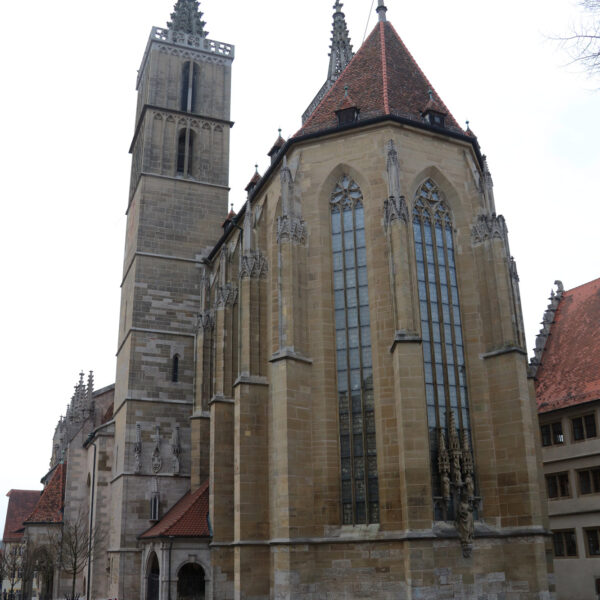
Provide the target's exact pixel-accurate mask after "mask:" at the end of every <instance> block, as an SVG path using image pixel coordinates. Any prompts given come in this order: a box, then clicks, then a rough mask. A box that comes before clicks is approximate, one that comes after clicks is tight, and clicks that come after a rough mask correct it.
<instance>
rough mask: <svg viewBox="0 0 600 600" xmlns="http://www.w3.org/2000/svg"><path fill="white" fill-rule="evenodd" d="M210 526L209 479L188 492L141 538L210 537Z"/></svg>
mask: <svg viewBox="0 0 600 600" xmlns="http://www.w3.org/2000/svg"><path fill="white" fill-rule="evenodd" d="M210 535H211V533H210V530H209V528H208V480H207V481H206V482H205V483H204V484H203V485H201V486H200V487H199V488H198V489H197V490H196V491H195V492H188V493H187V494H186V495H185V496H184V497H183V498H181V500H179V502H177V504H175V506H173V508H172V509H171V510H170V511H169V512H168V513H167V514H166V515H165V516H164V517H163V518H162V519H161V520H160V521H159V522H158V523H156V525H154V526H152V527H151V528H150V529H148V531H146V532H145V533H143V534H142V535H141V536H140V538H141V539H148V538H155V537H167V536H173V537H210Z"/></svg>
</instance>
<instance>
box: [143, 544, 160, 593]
mask: <svg viewBox="0 0 600 600" xmlns="http://www.w3.org/2000/svg"><path fill="white" fill-rule="evenodd" d="M159 581H160V567H159V566H158V558H157V557H156V554H154V553H153V554H152V558H151V559H150V560H149V561H148V587H147V589H146V600H158V593H159Z"/></svg>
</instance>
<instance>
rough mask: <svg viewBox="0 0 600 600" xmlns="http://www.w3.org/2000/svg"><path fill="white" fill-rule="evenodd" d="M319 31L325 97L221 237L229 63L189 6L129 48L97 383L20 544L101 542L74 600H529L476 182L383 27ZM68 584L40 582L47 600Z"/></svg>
mask: <svg viewBox="0 0 600 600" xmlns="http://www.w3.org/2000/svg"><path fill="white" fill-rule="evenodd" d="M342 7H343V5H342V3H341V2H340V0H336V2H335V5H334V14H333V27H332V36H331V45H330V52H329V68H328V71H327V76H326V79H325V82H324V83H323V85H322V87H321V88H320V89H319V90H318V91H317V93H316V96H314V100H313V101H312V102H311V103H310V105H309V107H308V108H307V109H306V111H305V113H304V115H303V116H302V125H301V126H300V128H299V130H298V131H297V133H296V134H295V135H293V136H292V137H291V138H289V139H287V140H286V139H284V138H283V137H282V136H281V133H280V134H279V135H278V136H277V139H276V140H275V143H274V145H273V146H272V148H271V149H270V150H269V152H268V155H269V157H270V164H269V166H268V168H267V169H266V171H265V172H264V173H263V174H259V173H258V169H257V170H256V172H255V173H254V175H253V177H252V179H251V180H250V182H249V184H248V186H247V187H246V192H247V194H248V195H247V201H246V203H245V205H244V206H243V207H242V208H241V209H240V210H239V211H238V212H237V213H236V212H235V211H233V209H231V210H229V197H228V192H229V183H228V176H229V170H228V169H229V144H230V130H231V127H232V126H233V123H232V121H231V120H230V100H231V77H232V72H231V67H232V62H233V60H234V56H235V49H234V47H233V46H232V45H230V44H227V43H223V42H217V41H214V40H209V39H206V35H207V34H206V32H205V30H204V25H205V23H204V21H203V20H202V13H201V12H199V3H198V0H177V2H176V4H175V8H174V11H173V13H172V14H171V21H170V22H169V23H168V24H167V26H166V27H164V28H163V27H154V28H153V29H152V31H151V34H150V37H149V40H148V45H147V48H146V51H145V53H144V55H143V58H142V63H141V66H140V69H139V71H138V75H137V89H138V94H139V95H138V110H137V112H136V117H135V126H134V128H133V131H134V135H133V140H132V143H131V147H130V148H131V153H132V170H131V186H130V194H129V201H128V206H127V219H128V224H127V228H126V231H127V233H126V240H125V260H124V270H123V280H122V286H121V290H122V292H121V293H122V298H121V307H122V308H121V313H120V315H121V322H120V326H119V339H118V345H117V381H116V384H115V386H114V388H112V389H110V390H105V392H104V393H103V394H100V392H95V391H94V390H93V385H92V383H93V379H92V378H88V384H87V385H86V384H85V383H84V377H83V375H82V376H81V378H80V381H79V383H78V384H77V386H76V391H75V395H74V397H73V399H72V401H71V403H70V404H69V407H68V409H67V413H66V415H65V417H64V418H63V419H61V421H60V423H59V426H58V427H57V429H56V432H55V436H54V440H53V452H52V461H51V466H52V471H51V473H50V474H49V476H48V477H47V478H46V479H45V481H46V490H45V492H44V494H43V495H42V498H41V499H40V502H39V503H38V506H37V507H36V509H35V510H34V511H32V514H31V515H30V517H29V520H28V521H27V524H26V531H27V532H30V533H31V534H32V535H33V534H34V533H36V532H37V534H39V536H41V535H42V533H41V528H42V527H55V528H59V527H61V522H62V527H63V531H64V530H65V529H66V526H67V524H69V523H72V522H74V521H76V520H77V518H78V515H81V514H83V515H85V518H86V519H89V523H90V527H91V529H92V530H94V529H95V528H96V527H98V528H100V529H102V530H103V531H105V532H107V534H108V535H107V537H106V539H105V540H104V541H103V545H99V546H98V547H97V548H96V547H95V548H94V552H93V555H92V560H91V561H90V562H89V563H88V565H87V567H88V568H87V571H85V572H82V573H80V574H78V575H77V577H76V582H75V583H76V586H77V591H78V592H81V591H82V590H85V591H86V592H88V594H87V595H88V596H90V597H93V598H118V599H119V600H141V599H145V600H169V599H172V600H201V599H202V600H204V599H209V600H233V598H238V599H239V600H244V599H252V600H267V599H269V598H293V599H294V600H309V599H314V598H357V597H368V598H370V599H372V600H386V599H389V598H399V599H402V598H428V599H437V598H440V599H441V598H449V597H453V598H475V597H477V598H479V599H482V600H493V599H497V598H500V597H506V598H509V597H511V598H512V597H514V598H516V597H518V598H520V600H541V599H545V598H550V597H551V594H552V592H553V584H552V582H551V580H550V579H549V577H548V561H547V559H546V545H547V531H548V519H547V515H546V513H545V505H544V504H543V503H542V489H541V485H542V481H543V478H542V476H541V463H540V461H539V460H537V457H538V453H539V447H538V445H536V439H537V438H536V432H537V429H538V423H537V418H536V414H535V411H534V410H533V403H534V399H533V394H532V388H531V386H528V382H527V374H528V371H527V352H526V348H525V338H524V327H523V320H522V313H521V307H520V296H519V283H518V276H517V269H516V265H515V261H514V259H513V257H512V256H511V254H510V249H509V244H508V232H507V226H506V223H505V221H504V218H503V217H502V216H501V215H498V214H497V212H496V202H495V198H494V189H493V182H492V177H491V174H490V171H489V168H488V164H487V162H486V159H485V157H484V156H483V155H482V153H481V151H480V146H479V141H478V139H477V137H476V136H475V135H474V134H473V132H472V131H470V129H468V128H467V130H466V131H465V130H463V129H462V128H461V127H460V126H459V124H458V122H457V121H456V119H455V118H454V116H453V115H452V113H451V111H450V110H449V108H448V107H447V106H446V105H445V103H444V102H443V100H442V99H441V97H440V95H439V94H438V92H437V91H436V90H435V88H434V86H433V85H432V83H431V82H430V81H429V80H428V78H427V77H426V75H425V74H424V73H423V71H422V70H421V69H420V68H419V66H418V64H417V62H416V60H415V59H414V58H413V56H412V55H411V54H410V52H409V50H408V49H407V48H406V46H405V45H404V43H403V41H402V39H401V38H400V36H399V35H398V33H397V32H396V30H395V28H394V27H393V25H392V24H391V22H390V21H389V20H388V18H387V10H388V9H387V7H386V6H385V3H384V0H379V1H378V6H377V17H378V20H377V24H376V25H375V26H374V28H373V30H372V31H371V33H370V34H369V35H368V36H367V37H366V39H365V41H364V43H363V44H361V47H360V48H358V49H357V50H356V52H355V51H354V49H353V46H352V43H351V41H350V33H349V31H348V27H347V24H346V19H345V14H344V13H343V12H342ZM296 8H298V7H296ZM432 18H435V15H434V14H433V13H432ZM424 26H425V27H426V25H424ZM431 43H435V40H432V41H431ZM282 47H283V46H282ZM285 51H286V52H288V53H289V58H290V62H292V61H293V57H292V55H293V49H291V48H285ZM325 63H326V57H325V56H323V66H325ZM297 64H298V68H306V65H305V64H303V59H302V56H301V55H300V54H299V55H298V57H297ZM310 68H313V65H310ZM248 93H260V90H258V88H257V90H256V91H249V92H248ZM282 93H283V92H282ZM294 93H297V90H294ZM265 102H273V103H280V104H281V103H282V102H284V100H283V99H282V97H278V98H266V99H265ZM490 118H494V115H490ZM265 150H266V149H265ZM99 394H100V395H99ZM110 405H112V406H113V409H112V411H111V410H110ZM584 426H585V423H584ZM67 465H68V468H67ZM61 517H62V521H61ZM39 539H42V538H41V537H40V538H39ZM67 583H68V582H67V581H66V578H65V577H64V573H57V576H56V577H55V579H54V581H53V586H54V592H55V594H54V595H55V596H58V595H62V594H63V593H64V591H65V589H66V584H67Z"/></svg>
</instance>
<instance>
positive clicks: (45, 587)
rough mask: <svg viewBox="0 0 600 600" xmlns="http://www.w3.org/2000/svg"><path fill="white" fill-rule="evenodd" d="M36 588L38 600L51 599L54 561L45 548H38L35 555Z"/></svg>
mask: <svg viewBox="0 0 600 600" xmlns="http://www.w3.org/2000/svg"><path fill="white" fill-rule="evenodd" d="M35 570H36V572H37V588H38V591H39V599H40V600H52V590H53V588H54V563H53V561H52V556H51V554H50V552H49V551H48V549H47V548H40V549H39V550H38V551H37V553H36V555H35Z"/></svg>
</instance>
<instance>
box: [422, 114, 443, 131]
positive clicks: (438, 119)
mask: <svg viewBox="0 0 600 600" xmlns="http://www.w3.org/2000/svg"><path fill="white" fill-rule="evenodd" d="M425 119H426V120H427V121H428V122H429V123H430V124H431V125H436V126H437V127H443V126H444V115H440V114H439V113H434V112H430V113H429V114H428V115H426V117H425Z"/></svg>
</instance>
